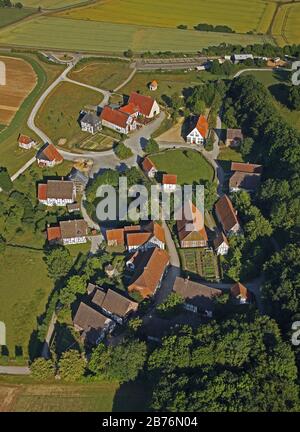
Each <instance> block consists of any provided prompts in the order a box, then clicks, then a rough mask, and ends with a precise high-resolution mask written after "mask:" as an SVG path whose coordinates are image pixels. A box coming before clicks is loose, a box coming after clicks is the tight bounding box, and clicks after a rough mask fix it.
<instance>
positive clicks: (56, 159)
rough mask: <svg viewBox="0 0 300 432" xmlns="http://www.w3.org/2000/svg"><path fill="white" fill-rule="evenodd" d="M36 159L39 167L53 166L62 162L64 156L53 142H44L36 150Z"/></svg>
mask: <svg viewBox="0 0 300 432" xmlns="http://www.w3.org/2000/svg"><path fill="white" fill-rule="evenodd" d="M36 160H37V163H38V165H39V166H40V167H45V166H46V167H54V166H55V165H58V164H60V163H62V162H63V160H64V158H63V157H62V155H61V154H60V153H59V151H58V150H57V148H56V147H55V146H54V145H53V144H49V143H46V144H44V145H43V147H42V148H40V150H39V151H38V152H37V155H36Z"/></svg>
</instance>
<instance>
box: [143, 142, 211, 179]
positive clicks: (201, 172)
mask: <svg viewBox="0 0 300 432" xmlns="http://www.w3.org/2000/svg"><path fill="white" fill-rule="evenodd" d="M150 157H151V160H152V161H153V162H154V163H155V165H156V167H157V169H158V170H159V171H161V172H163V173H168V174H177V176H178V179H177V181H178V183H179V184H181V185H183V184H193V182H196V183H198V182H200V181H201V180H202V181H203V180H210V181H212V180H213V178H214V169H213V167H212V166H211V165H210V163H209V162H207V160H206V159H205V158H204V157H203V156H202V155H201V154H200V153H198V152H197V151H193V150H167V151H164V152H161V153H156V154H155V155H151V156H150Z"/></svg>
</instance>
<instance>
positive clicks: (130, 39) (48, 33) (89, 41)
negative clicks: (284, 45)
mask: <svg viewBox="0 0 300 432" xmlns="http://www.w3.org/2000/svg"><path fill="white" fill-rule="evenodd" d="M91 35H92V37H91ZM0 40H1V43H3V44H9V45H21V46H28V47H35V48H57V49H65V50H79V51H80V50H84V51H89V52H93V51H97V52H112V53H122V52H123V51H125V50H127V49H128V48H131V49H133V51H134V52H144V51H148V50H150V51H154V52H155V51H166V50H171V51H174V52H196V51H198V50H200V49H201V48H205V47H207V46H209V45H219V44H220V43H221V42H222V43H233V44H241V45H247V44H252V43H265V42H270V43H272V38H270V37H269V36H265V35H264V36H259V35H247V34H230V33H214V32H196V31H194V30H186V31H182V30H178V29H176V28H160V27H142V26H137V25H132V24H117V23H108V22H101V23H99V22H96V21H80V20H71V19H65V18H56V17H49V16H47V17H39V18H34V19H32V20H30V21H27V22H23V23H20V24H18V25H16V26H14V27H13V28H11V29H9V28H8V29H3V30H2V31H0Z"/></svg>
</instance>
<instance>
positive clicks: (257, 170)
mask: <svg viewBox="0 0 300 432" xmlns="http://www.w3.org/2000/svg"><path fill="white" fill-rule="evenodd" d="M262 170H263V167H262V165H256V164H250V163H242V162H231V171H241V172H245V173H250V174H261V173H262Z"/></svg>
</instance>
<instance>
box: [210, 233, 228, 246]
mask: <svg viewBox="0 0 300 432" xmlns="http://www.w3.org/2000/svg"><path fill="white" fill-rule="evenodd" d="M224 242H225V243H226V244H227V246H229V243H228V240H227V237H226V236H225V234H224V233H223V232H222V231H221V232H220V233H219V234H218V235H217V237H216V238H215V239H214V246H215V248H218V247H220V246H221V245H222V244H223V243H224Z"/></svg>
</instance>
